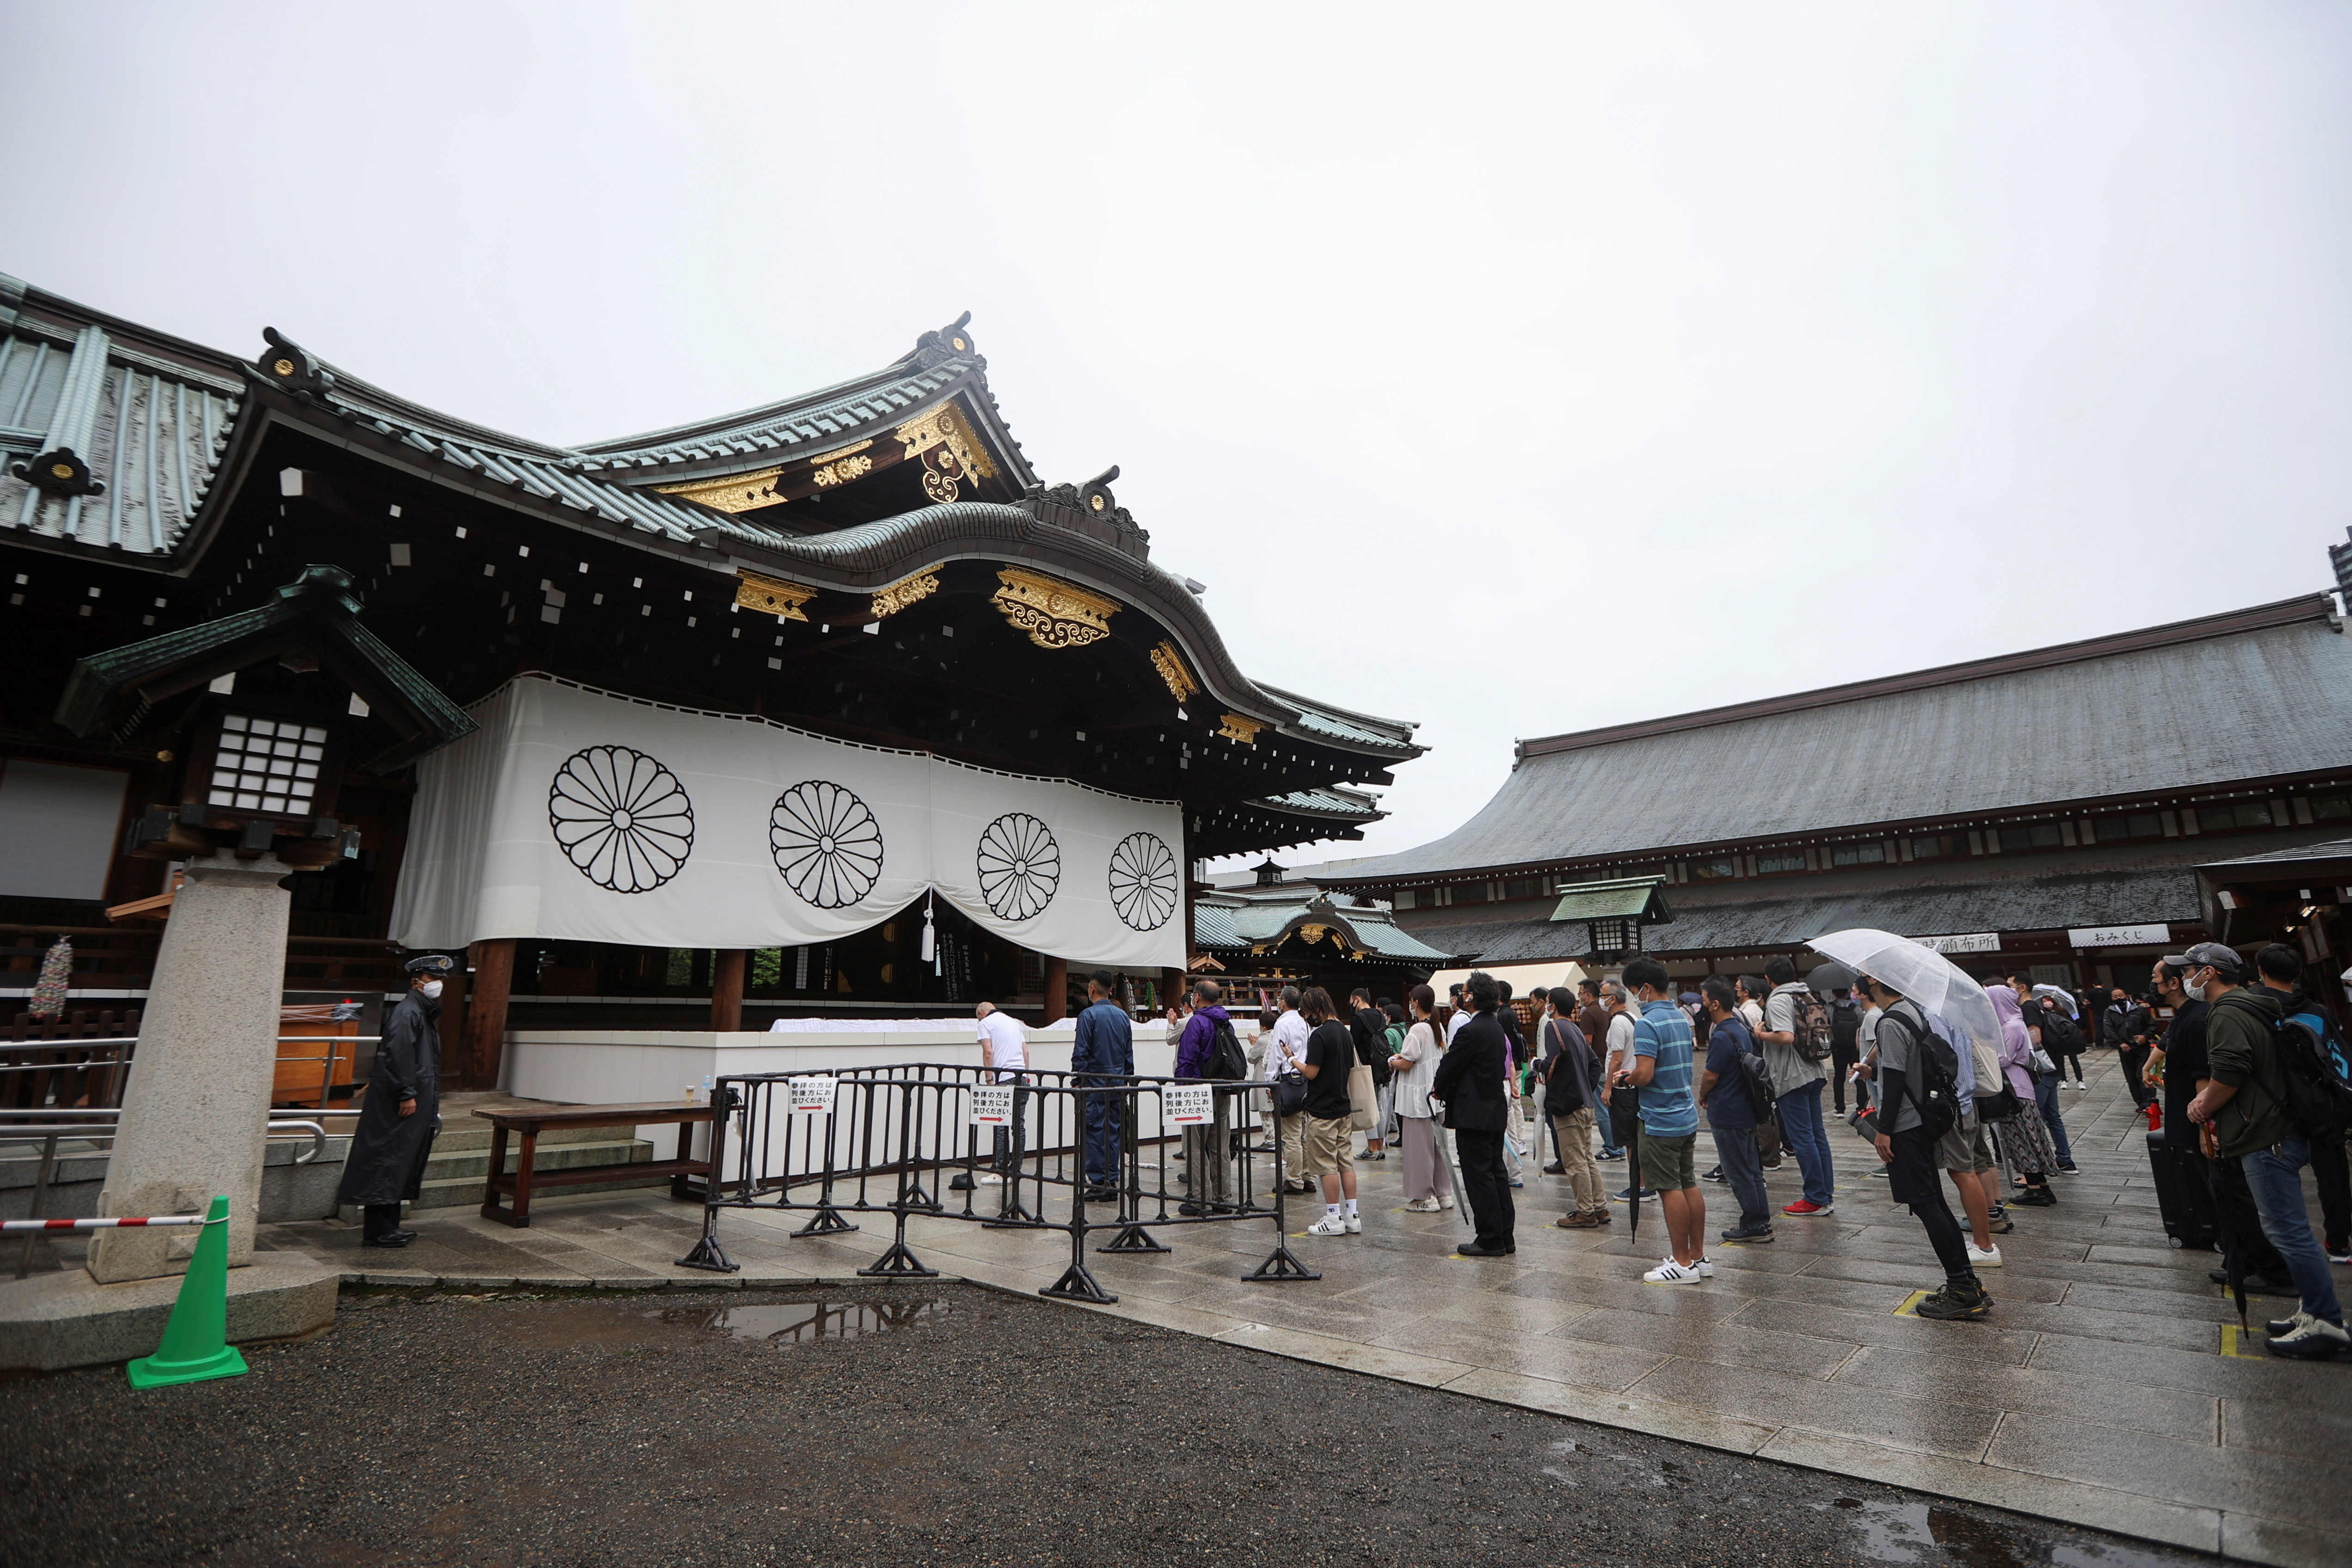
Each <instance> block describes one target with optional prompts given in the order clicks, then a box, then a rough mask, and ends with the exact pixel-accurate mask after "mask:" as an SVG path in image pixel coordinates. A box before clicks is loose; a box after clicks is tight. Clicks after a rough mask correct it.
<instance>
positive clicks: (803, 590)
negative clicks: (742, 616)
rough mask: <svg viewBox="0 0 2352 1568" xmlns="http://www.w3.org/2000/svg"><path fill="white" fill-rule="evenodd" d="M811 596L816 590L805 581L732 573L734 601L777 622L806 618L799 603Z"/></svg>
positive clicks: (803, 619) (804, 602) (806, 600)
mask: <svg viewBox="0 0 2352 1568" xmlns="http://www.w3.org/2000/svg"><path fill="white" fill-rule="evenodd" d="M815 597H816V590H815V589H814V588H812V587H809V586H808V585H806V584H801V583H787V582H785V581H784V580H783V579H782V578H781V577H768V576H763V575H761V574H760V573H757V572H744V571H740V570H739V571H738V573H737V575H736V583H735V602H736V603H737V604H739V605H742V606H743V607H744V608H745V609H747V610H757V611H759V612H760V613H761V615H767V616H775V617H776V619H778V620H779V621H805V620H807V619H808V616H805V615H803V614H802V613H801V606H802V605H805V604H807V603H808V602H809V601H810V600H811V599H814V598H815Z"/></svg>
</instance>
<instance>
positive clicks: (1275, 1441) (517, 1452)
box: [0, 1285, 2203, 1568]
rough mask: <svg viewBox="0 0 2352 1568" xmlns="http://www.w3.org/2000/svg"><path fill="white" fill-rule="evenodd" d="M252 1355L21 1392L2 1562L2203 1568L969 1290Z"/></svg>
mask: <svg viewBox="0 0 2352 1568" xmlns="http://www.w3.org/2000/svg"><path fill="white" fill-rule="evenodd" d="M796 1300H798V1301H804V1302H808V1303H810V1304H806V1305H794V1304H793V1302H794V1301H796ZM845 1335H854V1336H856V1337H854V1338H845V1337H844V1336H845ZM250 1353H251V1361H252V1366H253V1370H252V1372H251V1373H249V1374H248V1375H247V1376H245V1377H242V1378H236V1379H228V1380H224V1381H220V1382H215V1383H207V1384H194V1385H192V1386H188V1387H184V1388H173V1389H165V1390H160V1391H157V1392H154V1393H150V1394H133V1393H131V1391H130V1390H129V1389H128V1388H127V1387H126V1386H125V1384H123V1381H122V1378H121V1373H119V1372H117V1371H116V1370H114V1369H112V1368H104V1369H90V1370H87V1371H82V1372H76V1373H58V1374H54V1375H52V1376H49V1377H45V1378H39V1379H33V1380H26V1381H23V1382H19V1383H17V1384H14V1385H12V1386H11V1387H10V1389H9V1391H8V1407H9V1419H8V1420H7V1421H6V1422H5V1423H0V1487H5V1496H6V1498H7V1500H8V1503H7V1509H6V1512H5V1520H6V1523H5V1526H0V1533H5V1537H6V1540H7V1545H6V1558H7V1561H8V1562H10V1563H18V1564H23V1565H25V1568H36V1565H45V1564H52V1563H54V1564H82V1563H109V1564H121V1565H132V1564H147V1563H218V1564H223V1565H236V1564H247V1563H306V1564H310V1563H364V1564H385V1565H389V1564H410V1563H415V1564H426V1563H464V1564H469V1565H470V1564H505V1563H518V1564H519V1563H629V1564H631V1565H633V1568H650V1565H661V1564H672V1563H678V1564H687V1563H730V1564H731V1563H888V1564H901V1563H952V1564H957V1565H963V1564H991V1563H1057V1564H1058V1563H1120V1564H1125V1563H1151V1564H1162V1563H1165V1564H1176V1565H1191V1564H1202V1565H1210V1564H1216V1565H1222V1564H1225V1563H1235V1562H1248V1563H1276V1564H1283V1565H1285V1568H1307V1565H1310V1564H1321V1563H1398V1564H1436V1563H1454V1562H1464V1563H1496V1564H1519V1563H1528V1564H1558V1563H1574V1564H1578V1565H1579V1568H1586V1565H1600V1564H1608V1565H1616V1564H1644V1565H1648V1564H1656V1565H1659V1568H1666V1565H1672V1568H1692V1565H1696V1568H1712V1565H1717V1564H1722V1565H1729V1564H1740V1565H1743V1568H1748V1565H1768V1568H1777V1565H1783V1564H1786V1565H1803V1568H1831V1565H1840V1564H1870V1563H1918V1564H1927V1565H1931V1568H1932V1565H1938V1564H1966V1565H1968V1568H2026V1565H2028V1564H2040V1563H2060V1564H2073V1565H2077V1568H2093V1565H2095V1568H2173V1565H2179V1568H2188V1565H2189V1564H2192V1563H2195V1562H2198V1561H2203V1560H2202V1559H2197V1558H2193V1557H2191V1556H2189V1554H2186V1553H2181V1552H2174V1551H2171V1550H2169V1549H2167V1548H2161V1547H2155V1548H2143V1547H2137V1546H2134V1545H2130V1544H2126V1543H2123V1542H2117V1541H2116V1540H2115V1539H2114V1538H2113V1537H2107V1536H2101V1535H2098V1534H2096V1533H2094V1532H2090V1531H2078V1530H2073V1529H2069V1528H2065V1527H2051V1526H2046V1525H2042V1524H2040V1523H2039V1522H2037V1521H2024V1520H2020V1519H2017V1518H2015V1517H2014V1516H2004V1515H2001V1514H1999V1513H1996V1512H1994V1511H1992V1510H1986V1509H1981V1508H1978V1507H1975V1506H1972V1505H1968V1504H1947V1503H1940V1502H1934V1501H1930V1500H1927V1499H1924V1498H1921V1497H1918V1496H1916V1495H1915V1494H1908V1493H1904V1492H1900V1491H1895V1490H1893V1489H1887V1488H1884V1487H1877V1486H1873V1485H1870V1484H1867V1483H1853V1482H1848V1481H1845V1480H1843V1479H1839V1478H1837V1477H1833V1476H1828V1475H1822V1474H1820V1473H1817V1472H1809V1471H1805V1470H1799V1469H1791V1468H1787V1467H1784V1466H1779V1465H1773V1464H1769V1463H1767V1462H1765V1461H1762V1460H1759V1459H1752V1458H1744V1457H1740V1456H1737V1455H1729V1454H1723V1453H1717V1452H1712V1451H1709V1450H1706V1449H1695V1448H1692V1447H1688V1446H1686V1445H1684V1444H1680V1443H1675V1442H1671V1441H1668V1440H1665V1439H1662V1438H1655V1437H1644V1436H1637V1435H1632V1434H1627V1433H1622V1432H1618V1431H1613V1430H1611V1429H1609V1428H1607V1427H1601V1426H1591V1425H1589V1424H1586V1423H1581V1422H1576V1421H1570V1420H1566V1419H1563V1418H1561V1417H1559V1416H1554V1415H1540V1414H1538V1413H1535V1412H1532V1411H1528V1410H1523V1409H1514V1408H1510V1407H1507V1406H1504V1405H1494V1404H1490V1403H1486V1402H1484V1401H1480V1400H1475V1399H1470V1398H1465V1397H1464V1396H1461V1395H1458V1394H1446V1393H1442V1392H1438V1391H1435V1390H1431V1389H1425V1388H1414V1387H1409V1386H1405V1385H1402V1384H1397V1383H1391V1382H1381V1381H1379V1380H1375V1379H1370V1378H1365V1377H1360V1376H1357V1375H1355V1374H1353V1373H1346V1372H1341V1371H1338V1370H1336V1369H1333V1368H1330V1367H1325V1366H1317V1365H1312V1364H1307V1363H1301V1362H1297V1361H1293V1360H1288V1359H1282V1358H1276V1357H1270V1356H1264V1355H1257V1354H1253V1353H1252V1352H1248V1351H1245V1350H1242V1349H1238V1348H1235V1347H1234V1346H1231V1345H1225V1344H1217V1343H1213V1342H1204V1341H1202V1340H1200V1339H1198V1338H1195V1337H1192V1336H1191V1335H1188V1334H1184V1333H1181V1332H1180V1331H1173V1330H1168V1329H1160V1328H1154V1327H1152V1326H1150V1325H1148V1324H1136V1323H1127V1322H1121V1321H1118V1320H1116V1319H1113V1318H1103V1317H1087V1316H1083V1315H1080V1314H1077V1313H1074V1312H1071V1311H1069V1310H1066V1309H1064V1308H1061V1307H1058V1306H1055V1305H1053V1304H1050V1303H1047V1302H1044V1301H1038V1300H1024V1299H1022V1298H1020V1297H1017V1296H1012V1295H1008V1294H1004V1293H1002V1292H996V1291H990V1290H983V1289H974V1288H972V1287H970V1286H962V1285H932V1286H927V1287H920V1288H915V1287H908V1286H905V1285H900V1286H892V1287H883V1288H868V1289H862V1290H860V1289H824V1290H822V1291H820V1292H815V1293H812V1292H807V1291H778V1290H772V1289H761V1290H751V1291H726V1292H715V1291H711V1292H702V1293H699V1294H698V1295H697V1296H694V1297H681V1296H679V1295H677V1294H674V1293H667V1292H665V1293H662V1294H659V1295H647V1294H645V1293H642V1292H633V1293H631V1294H630V1295H628V1296H627V1297H625V1298H623V1299H619V1300H615V1299H614V1298H613V1297H611V1296H603V1297H597V1296H593V1295H592V1296H587V1297H585V1298H584V1299H572V1300H561V1299H558V1300H546V1299H541V1300H512V1299H504V1300H501V1299H497V1298H494V1297H488V1296H484V1295H480V1294H472V1295H467V1294H457V1293H454V1292H451V1291H446V1290H445V1291H442V1292H440V1293H437V1294H436V1293H434V1292H431V1291H406V1290H377V1291H373V1292H371V1291H366V1290H365V1289H362V1290H361V1291H356V1292H350V1293H347V1294H346V1295H345V1298H344V1300H343V1307H342V1310H341V1313H340V1314H339V1317H338V1321H337V1323H336V1326H335V1329H334V1331H332V1332H331V1333H328V1334H324V1335H320V1336H315V1337H313V1338H311V1339H310V1340H308V1341H305V1342H299V1343H294V1344H286V1345H272V1346H267V1347H261V1348H258V1349H256V1350H255V1351H253V1352H250Z"/></svg>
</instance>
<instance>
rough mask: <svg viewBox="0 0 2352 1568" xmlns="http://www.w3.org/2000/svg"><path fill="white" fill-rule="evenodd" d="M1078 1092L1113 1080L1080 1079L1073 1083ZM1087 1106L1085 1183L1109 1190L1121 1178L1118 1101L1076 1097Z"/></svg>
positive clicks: (1098, 1096)
mask: <svg viewBox="0 0 2352 1568" xmlns="http://www.w3.org/2000/svg"><path fill="white" fill-rule="evenodd" d="M1072 1081H1073V1082H1075V1083H1076V1085H1077V1087H1079V1088H1080V1089H1091V1088H1094V1087H1097V1086H1098V1085H1102V1084H1108V1083H1111V1082H1113V1081H1115V1080H1113V1079H1107V1078H1079V1079H1073V1080H1072ZM1079 1098H1080V1099H1082V1100H1085V1102H1086V1121H1087V1158H1086V1165H1087V1184H1088V1185H1090V1186H1097V1187H1108V1186H1114V1185H1116V1184H1118V1179H1119V1175H1120V1160H1119V1156H1120V1155H1121V1154H1122V1153H1123V1152H1125V1145H1124V1144H1123V1143H1122V1142H1120V1138H1119V1134H1120V1131H1121V1128H1120V1126H1119V1123H1120V1122H1121V1121H1123V1120H1124V1118H1123V1117H1122V1115H1121V1114H1120V1112H1121V1110H1122V1107H1121V1105H1120V1097H1119V1096H1118V1095H1115V1094H1088V1095H1081V1096H1080V1097H1079Z"/></svg>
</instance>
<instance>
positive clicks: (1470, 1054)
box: [1429, 1013, 1511, 1132]
mask: <svg viewBox="0 0 2352 1568" xmlns="http://www.w3.org/2000/svg"><path fill="white" fill-rule="evenodd" d="M1510 1070H1511V1043H1510V1041H1509V1040H1508V1039H1507V1038H1506V1037H1504V1034H1503V1026H1502V1025H1500V1024H1498V1023H1496V1021H1495V1015H1493V1014H1492V1013H1477V1014H1474V1015H1472V1016H1471V1019H1470V1021H1469V1022H1468V1023H1466V1024H1465V1025H1463V1026H1462V1032H1461V1033H1460V1034H1458V1035H1456V1036H1454V1043H1453V1044H1452V1045H1450V1046H1448V1047H1445V1055H1444V1058H1443V1059H1442V1060H1440V1061H1439V1062H1438V1064H1437V1077H1436V1079H1435V1080H1434V1081H1433V1082H1432V1083H1431V1084H1430V1086H1429V1092H1430V1093H1432V1094H1433V1095H1435V1096H1437V1098H1438V1099H1440V1100H1444V1102H1445V1125H1447V1126H1448V1127H1452V1128H1455V1129H1466V1130H1468V1131H1473V1132H1500V1131H1504V1130H1505V1129H1506V1128H1507V1127H1509V1126H1510V1124H1511V1113H1510V1108H1509V1106H1508V1104H1507V1102H1506V1101H1505V1100H1504V1099H1503V1093H1504V1089H1503V1086H1504V1083H1505V1081H1506V1080H1507V1078H1508V1077H1509V1075H1510Z"/></svg>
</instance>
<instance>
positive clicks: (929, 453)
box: [891, 402, 996, 505]
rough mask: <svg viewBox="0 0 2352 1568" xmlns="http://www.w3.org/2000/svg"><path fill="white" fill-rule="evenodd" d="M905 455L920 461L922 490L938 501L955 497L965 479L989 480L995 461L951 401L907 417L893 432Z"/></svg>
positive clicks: (993, 471)
mask: <svg viewBox="0 0 2352 1568" xmlns="http://www.w3.org/2000/svg"><path fill="white" fill-rule="evenodd" d="M891 433H892V434H893V435H895V436H896V437H898V439H899V441H901V442H902V443H904V444H905V446H906V448H907V456H908V457H909V458H913V457H920V458H922V462H923V493H924V494H925V495H927V496H929V497H930V498H931V499H932V500H935V501H939V502H940V503H941V504H943V505H944V504H945V503H946V502H949V501H951V500H955V499H956V496H957V495H958V494H959V493H960V491H959V489H958V486H960V485H961V483H962V481H964V480H965V479H994V478H995V477H996V464H995V463H994V462H993V461H992V459H991V458H989V455H988V448H987V447H983V446H982V445H981V444H980V438H979V437H976V436H974V435H973V434H972V433H971V425H969V424H968V423H966V422H965V420H964V416H963V415H962V414H961V412H960V411H958V409H957V408H956V405H954V403H952V402H948V403H942V404H940V405H939V406H938V407H937V408H933V409H930V410H929V411H928V412H926V413H924V414H921V415H919V416H917V417H915V418H913V419H909V420H908V421H907V423H905V424H904V425H901V426H898V429H897V430H895V431H893V432H891Z"/></svg>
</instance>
